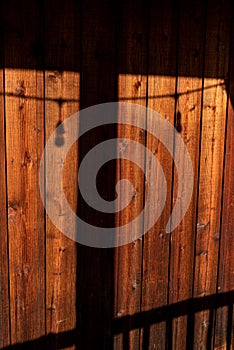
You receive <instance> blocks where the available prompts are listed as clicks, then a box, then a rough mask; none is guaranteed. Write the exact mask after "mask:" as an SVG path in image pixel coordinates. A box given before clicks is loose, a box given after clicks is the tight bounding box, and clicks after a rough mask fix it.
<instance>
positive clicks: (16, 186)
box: [3, 0, 45, 349]
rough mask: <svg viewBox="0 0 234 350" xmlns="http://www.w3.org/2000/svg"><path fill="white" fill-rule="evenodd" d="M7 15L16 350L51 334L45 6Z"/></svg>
mask: <svg viewBox="0 0 234 350" xmlns="http://www.w3.org/2000/svg"><path fill="white" fill-rule="evenodd" d="M12 9H14V11H12ZM3 12H4V30H5V32H4V43H5V47H4V49H5V66H6V68H5V93H6V95H5V101H6V105H5V108H6V151H7V175H8V179H7V182H8V232H9V261H10V265H9V270H10V303H11V307H10V311H11V341H12V343H13V344H14V343H17V342H19V343H23V342H24V341H27V340H31V339H35V338H38V337H40V336H42V335H44V331H45V307H44V305H45V304H44V301H45V295H44V293H45V289H44V288H45V280H44V268H45V266H44V210H43V206H42V202H41V199H40V194H39V186H38V170H39V162H40V157H41V154H42V151H43V143H44V136H43V128H44V102H43V98H44V96H43V88H44V84H43V71H42V51H41V39H42V38H41V33H42V27H41V14H40V4H39V3H38V2H36V1H26V0H25V1H21V2H18V3H16V2H15V1H4V3H3ZM26 18H27V20H25V19H26ZM23 348H24V346H23V345H22V349H23ZM37 348H38V347H37V346H35V349H37Z"/></svg>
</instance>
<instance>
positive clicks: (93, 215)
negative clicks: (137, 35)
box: [77, 0, 116, 350]
mask: <svg viewBox="0 0 234 350" xmlns="http://www.w3.org/2000/svg"><path fill="white" fill-rule="evenodd" d="M81 30H82V66H81V69H82V80H81V108H82V109H83V108H87V107H89V106H92V105H95V104H98V103H105V102H110V101H114V100H115V98H116V97H115V91H116V89H115V50H116V48H115V35H116V33H115V2H110V1H107V0H105V1H102V3H101V4H100V3H99V2H97V1H95V0H84V1H83V2H82V29H81ZM115 134H116V132H115V130H114V129H113V127H112V126H111V127H109V126H104V127H100V128H97V129H94V130H91V131H90V132H88V133H87V134H86V135H84V136H82V137H81V139H80V140H79V141H80V142H79V161H80V162H81V161H82V159H83V157H84V156H85V154H87V152H88V151H89V150H90V149H92V148H93V147H94V146H95V145H96V144H99V143H100V142H102V141H105V140H106V139H109V138H112V137H115ZM90 171H92V169H91V170H90ZM100 174H102V175H101V176H98V177H97V189H98V191H100V194H101V196H103V197H104V198H106V199H109V200H112V199H113V198H114V182H115V166H114V164H113V163H111V164H107V165H106V166H105V167H103V168H102V169H101V170H100ZM87 175H88V174H87ZM78 215H79V217H81V218H82V219H83V220H85V221H86V222H88V223H89V224H91V225H94V226H103V225H104V227H105V226H107V227H114V215H112V214H109V215H104V214H103V215H102V213H100V212H97V211H95V210H94V209H92V208H91V207H89V206H88V205H87V204H86V203H85V202H84V200H82V198H81V196H79V209H78ZM94 240H95V237H94ZM113 253H114V251H113V249H101V248H92V247H87V246H81V245H79V246H78V259H79V263H78V269H77V278H78V282H77V283H78V299H77V312H78V332H79V343H78V347H79V348H81V349H87V350H89V349H103V350H107V349H111V348H112V342H113V340H112V334H111V319H112V316H113V283H114V282H113Z"/></svg>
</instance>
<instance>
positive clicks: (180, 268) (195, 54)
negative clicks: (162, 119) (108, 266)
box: [168, 1, 205, 350]
mask: <svg viewBox="0 0 234 350" xmlns="http://www.w3.org/2000/svg"><path fill="white" fill-rule="evenodd" d="M179 6H180V9H179V20H180V22H179V38H178V40H179V45H178V68H177V97H178V98H177V101H176V102H177V105H176V128H177V131H178V132H179V133H180V135H181V137H182V139H183V141H184V143H185V144H186V147H187V149H188V151H189V154H190V157H191V160H192V164H193V169H194V179H191V181H192V180H193V181H194V189H193V196H192V198H191V202H190V206H189V208H188V211H187V213H186V214H185V216H184V218H183V220H182V222H181V223H180V224H179V225H178V226H177V228H176V229H175V230H174V231H173V232H172V234H171V256H170V284H169V303H170V304H172V303H175V302H178V301H182V300H186V299H189V298H191V297H192V288H193V260H194V240H195V232H196V219H195V218H196V201H197V195H196V191H197V178H198V164H199V141H200V113H201V99H202V66H203V50H204V30H205V27H204V25H205V3H204V2H203V1H192V2H190V3H188V2H186V1H181V2H180V4H179ZM191 38H192V39H191ZM174 154H175V157H180V161H181V162H183V159H184V158H183V157H184V155H183V153H182V152H181V150H180V149H178V146H177V144H176V143H175V150H174ZM183 181H184V180H183V176H182V177H180V178H178V177H176V169H175V170H174V190H173V202H175V200H176V198H177V188H178V182H182V183H183ZM188 313H189V310H188ZM192 323H193V320H188V324H187V318H186V317H179V318H177V319H176V320H174V321H173V329H172V331H173V337H172V339H171V338H170V337H169V339H168V341H169V343H168V346H169V349H170V348H173V349H174V350H175V349H178V350H180V349H185V348H186V346H188V348H189V345H188V344H187V342H188V343H189V342H190V339H191V337H192V335H189V334H188V335H187V334H186V332H185V329H187V327H188V326H189V325H191V324H192ZM170 327H171V326H170V325H169V328H170ZM187 330H188V332H189V331H190V328H188V329H187ZM169 333H170V330H169ZM170 340H171V341H172V344H170ZM186 344H187V345H186Z"/></svg>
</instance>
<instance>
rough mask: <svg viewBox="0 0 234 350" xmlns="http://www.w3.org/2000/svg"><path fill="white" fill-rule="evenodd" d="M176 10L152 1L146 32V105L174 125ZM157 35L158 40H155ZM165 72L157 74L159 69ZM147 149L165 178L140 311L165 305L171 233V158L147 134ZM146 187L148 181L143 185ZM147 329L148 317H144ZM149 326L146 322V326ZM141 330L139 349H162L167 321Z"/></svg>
mask: <svg viewBox="0 0 234 350" xmlns="http://www.w3.org/2000/svg"><path fill="white" fill-rule="evenodd" d="M177 25H178V20H177V11H176V8H175V5H174V4H173V1H170V0H169V1H166V2H163V3H161V4H159V3H157V2H152V5H151V7H150V32H149V53H150V55H149V67H150V70H151V71H152V72H155V74H149V76H148V107H149V108H151V109H153V110H155V111H157V112H158V113H159V114H160V115H161V116H162V117H164V118H165V119H166V120H168V121H169V122H170V123H171V124H172V125H173V124H174V114H175V92H176V90H175V89H176V59H172V57H176V49H177V47H176V46H177V41H176V39H177V38H176V33H177ZM155 38H157V40H155ZM161 71H163V72H165V75H164V76H162V75H159V74H158V72H161ZM147 125H148V128H149V129H150V130H152V131H154V132H157V127H158V125H157V123H156V122H155V121H153V120H151V121H149V120H148V121H147ZM147 148H149V149H150V151H151V152H152V153H153V154H154V155H155V157H157V159H158V161H159V162H160V164H161V165H162V168H163V171H164V175H165V178H166V181H167V200H166V203H165V206H164V210H163V212H162V214H161V216H160V218H159V220H158V221H157V223H156V224H155V225H154V227H153V228H152V229H151V230H150V231H149V232H148V233H146V235H145V237H144V257H143V276H142V306H141V310H142V311H147V310H151V309H154V308H157V307H161V306H165V305H167V297H168V295H167V294H168V264H169V244H170V235H169V234H167V233H166V225H167V222H168V221H169V217H170V208H171V188H172V158H171V156H170V155H169V154H168V152H167V151H166V149H165V148H164V146H163V145H162V144H161V143H160V142H159V141H158V140H157V139H155V138H154V137H152V135H150V134H147ZM146 177H147V182H150V181H151V182H152V183H154V182H155V184H156V182H157V181H155V174H152V173H151V162H150V159H146ZM160 186H161V184H159V189H157V188H155V191H154V192H153V193H148V196H153V198H154V199H153V200H152V203H153V204H152V207H151V208H150V211H149V212H148V213H146V216H145V219H144V220H145V223H147V221H148V220H149V219H150V216H151V215H152V211H154V210H156V205H157V196H158V192H157V190H159V191H160V190H161V188H160ZM146 188H147V184H146ZM145 324H146V328H147V319H146V320H145ZM148 327H149V325H148ZM148 333H149V334H148V339H147V330H143V332H142V334H141V347H142V349H145V348H150V349H165V347H166V322H161V323H159V324H155V325H151V327H150V331H148Z"/></svg>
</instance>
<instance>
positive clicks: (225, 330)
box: [214, 24, 234, 349]
mask: <svg viewBox="0 0 234 350" xmlns="http://www.w3.org/2000/svg"><path fill="white" fill-rule="evenodd" d="M232 27H233V24H232ZM233 28H234V27H233ZM233 28H232V38H231V47H230V49H231V55H230V81H229V85H228V86H227V88H228V90H229V99H228V114H227V126H226V145H225V151H226V152H225V163H224V186H223V207H222V220H221V223H222V227H221V238H220V257H219V278H218V292H219V293H225V292H229V291H232V290H234V255H233V251H234V218H233V206H234V202H233V199H234V176H233V174H234V139H233V138H234V59H233V55H234V40H233V39H234V36H233ZM229 310H230V311H229ZM231 310H232V308H231V307H230V309H228V306H227V307H222V308H219V309H218V310H217V314H216V327H215V343H214V348H215V349H233V346H234V345H233V344H234V331H233V328H234V315H233V313H232V311H231ZM230 312H231V313H232V314H229V313H230Z"/></svg>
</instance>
